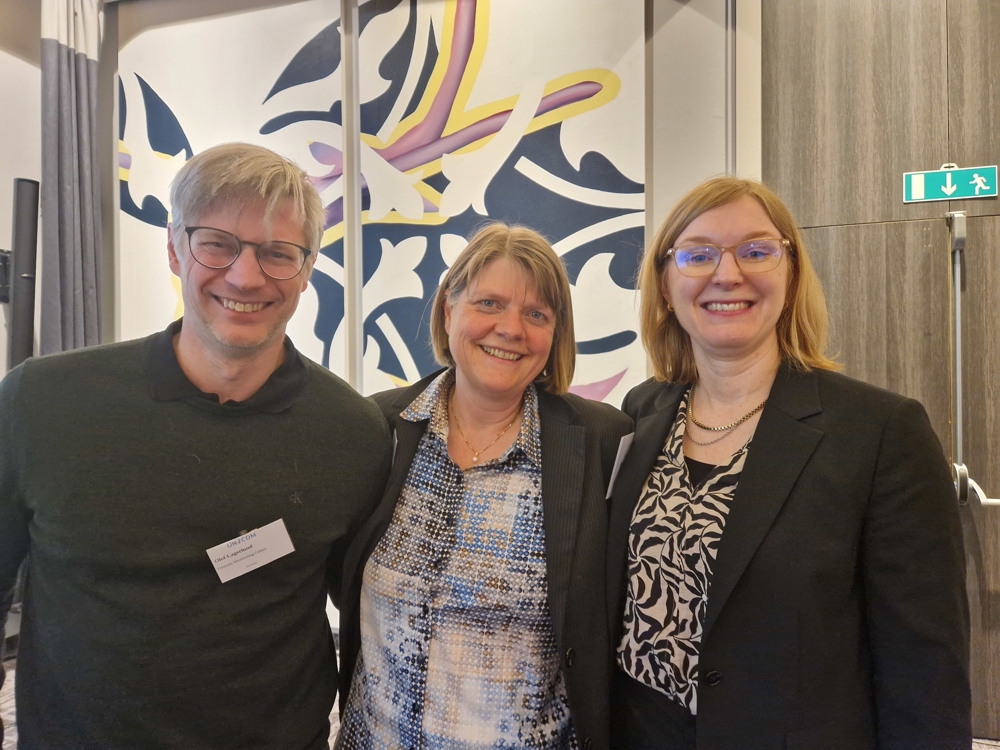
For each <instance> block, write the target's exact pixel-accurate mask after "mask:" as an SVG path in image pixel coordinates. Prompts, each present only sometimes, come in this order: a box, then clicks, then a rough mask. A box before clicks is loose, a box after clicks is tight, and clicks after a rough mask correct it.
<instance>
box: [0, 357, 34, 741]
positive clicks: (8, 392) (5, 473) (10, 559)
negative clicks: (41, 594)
mask: <svg viewBox="0 0 1000 750" xmlns="http://www.w3.org/2000/svg"><path fill="white" fill-rule="evenodd" d="M22 372H23V368H21V367H18V368H16V369H14V370H13V371H12V372H10V373H9V374H8V375H7V376H6V377H5V378H4V379H3V380H2V381H0V644H3V643H5V642H6V638H7V632H6V625H7V613H8V611H9V610H10V605H11V602H12V601H13V598H14V586H15V585H16V583H17V571H18V568H20V566H21V561H22V560H23V559H24V556H25V554H27V551H28V518H29V516H28V512H27V509H26V508H25V506H24V501H23V498H22V497H21V492H20V488H19V480H18V474H19V471H20V460H19V458H18V455H19V446H18V444H17V442H16V441H15V437H14V436H15V435H17V434H18V430H17V416H16V414H15V406H16V403H17V398H16V396H17V391H18V386H19V384H20V380H21V374H22ZM3 683H4V671H3V667H2V666H0V687H2V686H3ZM3 735H4V731H3V724H2V722H0V744H2V743H3Z"/></svg>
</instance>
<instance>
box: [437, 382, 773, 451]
mask: <svg viewBox="0 0 1000 750" xmlns="http://www.w3.org/2000/svg"><path fill="white" fill-rule="evenodd" d="M695 388H697V384H696V383H695V384H692V385H691V398H690V399H689V400H688V414H687V415H688V419H690V420H691V421H692V422H693V423H694V424H696V425H697V426H698V427H700V428H701V429H703V430H708V431H709V432H721V433H722V434H721V435H719V437H717V438H715V439H714V440H706V441H705V442H702V441H700V440H695V439H694V437H693V436H692V435H691V434H690V433H687V436H688V438H690V440H691V442H692V443H694V444H695V445H712V444H714V443H718V442H719V441H720V440H722V439H724V438H727V437H729V433H730V432H732V431H733V430H735V429H736V428H737V427H739V426H740V425H741V424H743V423H744V422H746V421H747V420H748V419H750V417H752V416H753V415H754V414H756V413H757V412H759V411H760V410H761V409H763V408H764V404H766V403H767V399H766V398H765V399H764V400H763V401H761V402H760V403H759V404H757V406H755V407H754V408H753V409H751V410H750V411H748V412H747V413H746V414H744V415H743V416H742V417H740V418H739V419H737V420H736V421H735V422H731V423H730V424H727V425H723V426H722V427H709V426H708V425H704V424H702V423H701V422H699V421H698V418H697V417H696V416H695V415H694V391H695ZM456 423H457V421H456ZM498 439H499V438H498ZM470 447H471V446H470Z"/></svg>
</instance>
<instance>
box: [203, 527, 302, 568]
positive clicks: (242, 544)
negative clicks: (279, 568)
mask: <svg viewBox="0 0 1000 750" xmlns="http://www.w3.org/2000/svg"><path fill="white" fill-rule="evenodd" d="M205 551H206V552H207V553H208V559H209V560H211V561H212V565H214V566H215V572H216V573H218V574H219V580H220V581H222V582H223V583H225V582H226V581H231V580H233V579H234V578H239V577H240V576H241V575H243V574H244V573H249V572H250V571H251V570H254V569H256V568H260V567H262V566H264V565H267V564H268V563H269V562H274V561H275V560H277V559H278V558H279V557H284V556H285V555H287V554H290V553H292V552H294V551H295V546H294V545H293V544H292V538H291V537H290V536H288V529H286V528H285V522H284V521H283V520H282V519H280V518H279V519H278V520H277V521H275V522H274V523H269V524H268V525H267V526H261V527H260V528H259V529H254V530H253V531H248V532H247V533H246V534H243V535H242V536H238V537H236V538H235V539H230V540H229V541H228V542H223V543H222V544H219V545H217V546H215V547H211V548H209V549H207V550H205Z"/></svg>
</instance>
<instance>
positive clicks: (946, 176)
mask: <svg viewBox="0 0 1000 750" xmlns="http://www.w3.org/2000/svg"><path fill="white" fill-rule="evenodd" d="M996 197H997V168H996V165H993V166H991V167H970V168H968V169H958V167H956V166H955V165H954V164H945V165H944V166H943V167H941V169H935V170H933V171H930V172H904V173H903V203H925V202H928V201H957V200H965V199H966V198H996Z"/></svg>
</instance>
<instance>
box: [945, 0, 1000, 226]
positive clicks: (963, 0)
mask: <svg viewBox="0 0 1000 750" xmlns="http://www.w3.org/2000/svg"><path fill="white" fill-rule="evenodd" d="M948 74H949V88H950V96H949V101H948V104H949V134H950V140H951V149H950V153H951V161H953V162H955V163H956V164H958V165H959V166H960V167H978V166H982V165H987V164H997V163H998V162H1000V2H996V0H987V1H984V0H948ZM951 207H952V210H953V211H968V212H969V215H970V216H982V215H986V214H989V215H994V216H995V215H997V214H1000V200H997V199H996V198H992V199H984V200H973V201H953V202H952V204H951Z"/></svg>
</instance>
